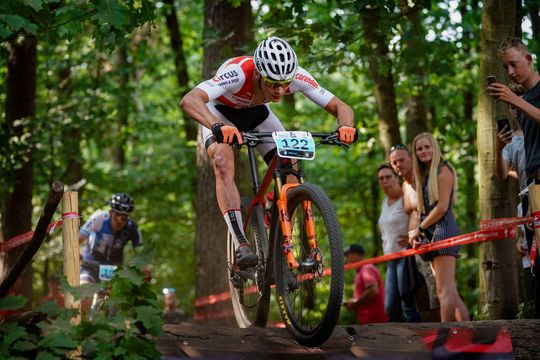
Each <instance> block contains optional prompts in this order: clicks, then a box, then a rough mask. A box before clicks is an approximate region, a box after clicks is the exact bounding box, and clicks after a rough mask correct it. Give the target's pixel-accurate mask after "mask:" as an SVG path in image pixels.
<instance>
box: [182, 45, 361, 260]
mask: <svg viewBox="0 0 540 360" xmlns="http://www.w3.org/2000/svg"><path fill="white" fill-rule="evenodd" d="M295 92H301V93H303V94H304V95H305V96H307V97H308V98H309V99H310V100H311V101H313V102H314V103H315V104H317V105H319V106H320V107H321V108H323V109H325V110H326V111H328V112H329V113H330V114H332V115H333V116H334V117H336V118H337V121H338V124H339V127H338V129H337V132H338V133H339V140H340V141H342V142H344V143H347V144H350V143H352V142H354V141H355V140H356V137H357V134H356V129H355V128H354V113H353V111H352V109H351V107H350V106H349V105H347V104H345V103H344V102H343V101H342V100H340V99H339V98H337V97H336V96H334V95H333V94H331V93H330V92H329V91H328V90H326V89H324V88H322V87H321V86H319V84H318V83H317V82H316V81H315V79H314V78H313V77H312V76H311V75H310V74H309V73H308V72H307V71H306V70H304V69H303V68H301V67H300V66H298V60H297V58H296V54H295V52H294V50H293V49H292V47H291V46H290V45H289V44H288V43H287V42H286V41H285V40H282V39H280V38H277V37H270V38H268V39H266V40H263V41H262V42H261V43H260V44H259V45H258V46H257V49H256V50H255V53H254V55H253V56H239V57H235V58H232V59H229V60H227V61H226V62H225V63H223V64H222V65H221V67H220V68H219V69H218V71H217V73H216V75H215V76H214V77H213V78H212V79H209V80H206V81H204V82H202V83H200V84H199V85H197V86H196V87H195V88H194V89H192V90H191V91H190V92H189V93H187V94H186V95H185V96H184V97H183V98H182V100H181V101H180V106H181V107H182V108H183V109H184V111H185V112H186V114H187V115H189V116H191V117H192V118H193V119H195V120H196V121H197V122H198V123H200V124H201V125H202V126H201V130H202V138H203V140H204V142H205V146H206V150H207V153H208V156H209V157H210V159H211V160H212V163H213V166H214V173H215V176H216V197H217V201H218V204H219V208H220V209H221V211H222V213H223V216H224V218H225V221H226V223H227V226H228V228H229V232H230V233H231V235H232V236H233V239H234V241H235V245H236V263H237V265H238V267H239V268H240V269H245V268H248V267H252V266H255V265H257V262H258V257H257V255H256V254H255V253H253V251H252V249H251V248H250V247H249V245H248V242H247V240H246V237H245V234H244V230H243V225H242V218H241V213H240V195H239V193H238V189H237V188H236V184H235V182H234V157H233V150H232V148H231V146H229V145H232V144H235V143H241V142H242V138H241V135H240V131H246V130H258V131H261V132H271V131H283V130H285V128H284V127H283V125H282V124H281V122H280V121H279V119H278V118H277V117H276V115H274V113H273V112H272V110H271V109H270V107H269V106H268V103H269V102H279V101H280V100H281V97H282V96H283V95H291V94H294V93H295ZM257 151H258V152H259V153H260V154H261V155H262V156H263V158H264V160H265V161H266V162H267V163H268V162H269V161H270V160H271V159H272V157H273V156H274V154H275V151H276V150H275V144H273V143H264V144H260V145H258V147H257Z"/></svg>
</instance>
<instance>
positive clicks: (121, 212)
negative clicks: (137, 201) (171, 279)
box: [79, 193, 142, 284]
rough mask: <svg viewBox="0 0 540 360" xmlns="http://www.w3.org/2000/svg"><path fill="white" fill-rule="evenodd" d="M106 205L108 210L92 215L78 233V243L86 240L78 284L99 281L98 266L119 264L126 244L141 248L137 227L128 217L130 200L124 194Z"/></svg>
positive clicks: (130, 207) (131, 205) (116, 195)
mask: <svg viewBox="0 0 540 360" xmlns="http://www.w3.org/2000/svg"><path fill="white" fill-rule="evenodd" d="M109 205H110V206H111V209H110V210H100V211H97V212H95V213H93V214H92V216H90V219H88V221H87V222H86V223H85V224H84V225H83V227H82V228H81V230H80V231H79V243H80V244H83V243H84V242H85V241H86V246H85V247H84V250H83V260H82V264H81V276H80V280H81V284H87V283H96V282H99V267H100V265H116V266H118V265H121V264H122V263H123V261H124V247H125V246H126V245H127V243H128V242H129V241H131V243H132V246H133V247H137V246H141V245H142V242H141V233H140V231H139V228H138V227H137V224H136V223H135V222H134V221H133V220H131V219H130V218H129V216H130V215H131V213H132V212H133V209H134V205H133V198H132V197H131V196H129V195H127V194H124V193H118V194H114V195H113V196H112V197H111V200H110V201H109ZM87 240H88V241H87Z"/></svg>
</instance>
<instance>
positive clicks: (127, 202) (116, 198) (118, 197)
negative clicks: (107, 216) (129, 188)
mask: <svg viewBox="0 0 540 360" xmlns="http://www.w3.org/2000/svg"><path fill="white" fill-rule="evenodd" d="M109 204H110V205H111V209H112V210H113V211H116V212H117V213H120V214H130V213H131V212H132V211H133V209H134V207H135V206H134V205H133V198H132V197H131V196H129V195H128V194H124V193H118V194H114V195H113V196H112V197H111V201H109Z"/></svg>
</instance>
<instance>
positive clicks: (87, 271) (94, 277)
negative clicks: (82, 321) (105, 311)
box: [79, 263, 98, 314]
mask: <svg viewBox="0 0 540 360" xmlns="http://www.w3.org/2000/svg"><path fill="white" fill-rule="evenodd" d="M79 281H80V284H81V285H84V284H94V283H96V282H97V281H98V273H97V272H96V271H95V269H94V267H92V266H89V265H86V264H85V263H83V264H82V265H81V269H80V276H79ZM92 300H93V299H91V298H84V299H82V300H81V311H82V312H83V313H84V314H86V313H88V311H89V310H90V306H91V305H92Z"/></svg>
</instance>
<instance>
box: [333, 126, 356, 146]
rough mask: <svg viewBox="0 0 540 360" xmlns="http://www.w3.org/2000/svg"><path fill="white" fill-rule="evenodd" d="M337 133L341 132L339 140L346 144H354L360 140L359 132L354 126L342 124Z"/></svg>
mask: <svg viewBox="0 0 540 360" xmlns="http://www.w3.org/2000/svg"><path fill="white" fill-rule="evenodd" d="M337 133H338V134H339V141H341V142H343V143H345V144H352V143H353V142H355V141H356V140H358V132H357V131H356V129H355V128H353V127H350V126H340V127H338V129H337Z"/></svg>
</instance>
